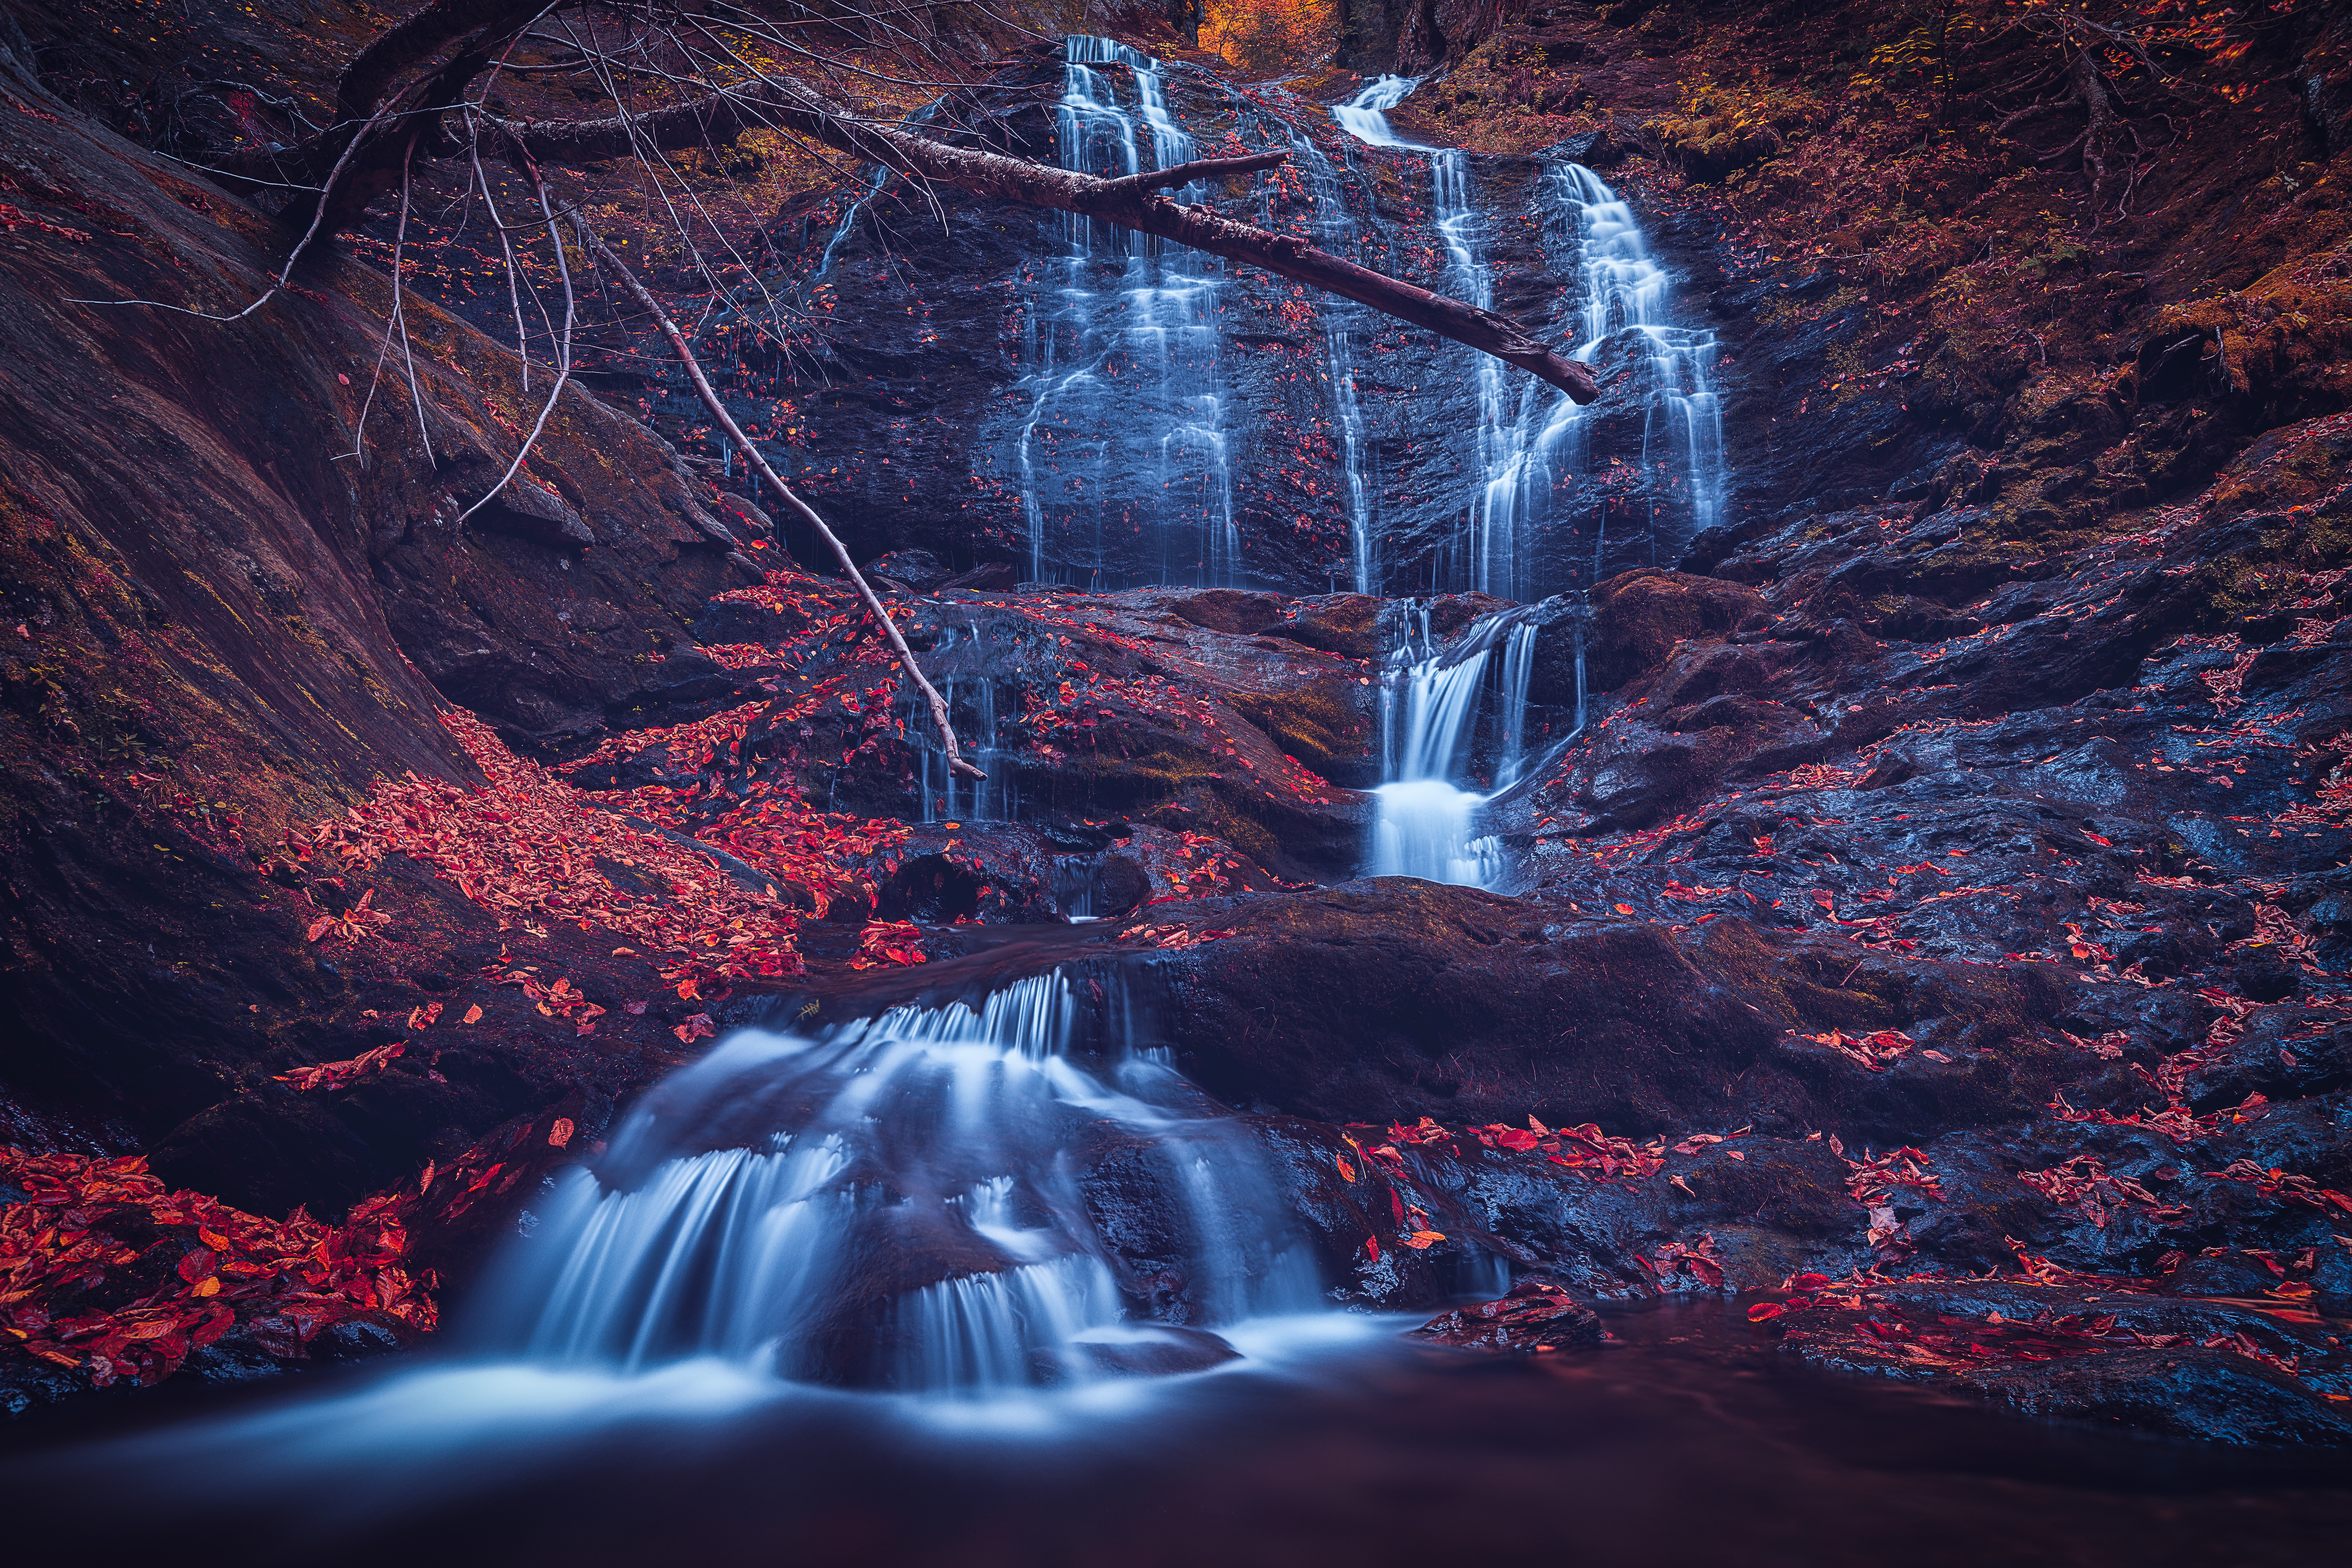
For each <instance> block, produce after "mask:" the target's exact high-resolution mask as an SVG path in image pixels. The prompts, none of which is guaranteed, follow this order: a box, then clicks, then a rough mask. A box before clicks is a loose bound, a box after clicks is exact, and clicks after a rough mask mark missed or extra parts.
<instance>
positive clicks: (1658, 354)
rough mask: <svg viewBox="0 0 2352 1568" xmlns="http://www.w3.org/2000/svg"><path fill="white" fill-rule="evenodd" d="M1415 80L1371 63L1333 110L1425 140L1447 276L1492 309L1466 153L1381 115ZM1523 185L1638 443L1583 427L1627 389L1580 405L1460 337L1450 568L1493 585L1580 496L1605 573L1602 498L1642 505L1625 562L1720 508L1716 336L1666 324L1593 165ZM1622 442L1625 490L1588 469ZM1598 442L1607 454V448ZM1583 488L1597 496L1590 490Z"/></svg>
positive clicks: (1602, 463) (1624, 540) (1685, 533)
mask: <svg viewBox="0 0 2352 1568" xmlns="http://www.w3.org/2000/svg"><path fill="white" fill-rule="evenodd" d="M1415 85H1417V84H1415V83H1414V82H1412V81H1410V80H1408V79H1404V78H1402V77H1383V78H1381V79H1379V80H1378V81H1375V82H1373V83H1371V84H1370V86H1368V87H1366V88H1365V89H1363V91H1361V92H1360V93H1359V94H1358V95H1357V96H1356V97H1355V99H1354V100H1351V101H1350V102H1349V103H1347V104H1344V105H1341V106H1339V107H1338V108H1335V109H1334V110H1332V111H1331V112H1332V116H1333V118H1334V119H1335V120H1336V121H1338V122H1339V125H1340V126H1341V128H1342V129H1344V130H1346V131H1347V132H1349V133H1350V134H1351V135H1353V136H1355V137H1356V138H1358V139H1359V140H1360V141H1362V142H1366V143H1368V144H1370V145H1371V146H1375V147H1391V148H1398V149H1402V150H1405V151H1408V152H1414V153H1424V154H1426V155H1427V156H1428V158H1429V160H1430V195H1431V207H1432V211H1433V216H1434V223H1435V227H1436V230H1437V233H1438V237H1439V238H1440V239H1441V240H1442V241H1443V242H1444V246H1445V248H1446V256H1447V266H1446V287H1447V288H1448V289H1451V290H1452V291H1453V292H1454V293H1455V294H1457V295H1458V296H1460V297H1461V298H1463V299H1465V300H1468V301H1469V302H1471V303H1472V304H1475V305H1478V306H1481V307H1485V308H1488V309H1491V308H1492V306H1493V303H1494V270H1493V267H1492V265H1491V264H1490V262H1489V259H1488V249H1487V240H1486V230H1485V226H1484V224H1483V222H1482V221H1481V219H1480V217H1479V215H1478V210H1477V206H1476V204H1475V199H1474V198H1475V188H1474V185H1473V183H1472V180H1471V171H1470V162H1469V157H1468V154H1466V153H1463V152H1461V151H1460V150H1458V149H1452V148H1437V147H1429V146H1425V145H1423V144H1422V143H1419V142H1411V141H1408V140H1406V139H1404V138H1402V137H1401V136H1399V135H1398V134H1397V133H1396V132H1395V130H1394V129H1393V128H1392V127H1391V125H1390V124H1389V121H1388V118H1387V112H1386V111H1387V110H1391V109H1393V108H1395V107H1396V106H1397V105H1398V104H1399V103H1401V102H1402V101H1403V100H1404V99H1405V98H1406V97H1407V96H1408V95H1409V94H1410V93H1411V92H1412V89H1413V88H1414V86H1415ZM1536 200H1537V204H1538V210H1539V214H1540V216H1542V217H1543V219H1544V221H1545V226H1546V230H1547V233H1548V236H1549V242H1550V246H1551V247H1552V248H1553V249H1554V251H1555V253H1556V254H1557V255H1558V256H1559V259H1560V261H1561V262H1562V263H1563V265H1564V267H1565V268H1571V269H1572V270H1573V274H1574V276H1575V278H1576V279H1577V280H1578V282H1579V283H1580V286H1581V293H1580V298H1579V300H1578V302H1577V305H1576V307H1575V310H1574V313H1573V315H1572V317H1571V318H1570V319H1571V321H1572V322H1573V324H1574V325H1575V326H1576V328H1577V329H1578V331H1579V333H1580V338H1579V342H1578V344H1577V346H1576V348H1575V350H1574V351H1573V352H1574V355H1575V357H1576V358H1577V359H1579V360H1581V361H1583V362H1584V363H1588V364H1595V365H1602V364H1604V363H1605V362H1607V361H1609V360H1610V359H1612V357H1613V356H1615V355H1617V354H1619V353H1629V357H1632V358H1633V361H1634V363H1633V366H1632V368H1633V369H1634V370H1635V371H1636V373H1637V374H1638V375H1639V377H1640V381H1639V386H1640V388H1641V391H1640V393H1639V395H1640V396H1641V398H1642V406H1643V423H1642V435H1641V445H1640V448H1639V451H1638V454H1631V455H1629V454H1623V453H1618V452H1613V451H1608V450H1604V449H1601V445H1600V444H1599V443H1596V442H1595V441H1594V439H1593V438H1592V430H1593V424H1594V419H1595V416H1596V414H1597V413H1605V412H1613V411H1614V410H1615V409H1618V408H1622V406H1624V405H1626V404H1627V403H1628V402H1630V401H1631V399H1630V398H1629V397H1628V396H1627V395H1624V394H1622V393H1616V392H1612V394H1611V395H1610V397H1609V398H1608V399H1607V400H1605V402H1604V404H1596V405H1591V406H1590V407H1580V405H1577V404H1575V403H1573V402H1570V400H1569V398H1568V397H1567V396H1566V395H1564V394H1562V393H1559V392H1557V391H1555V390H1553V389H1551V388H1549V387H1547V386H1544V385H1542V384H1539V383H1538V382H1536V381H1534V380H1533V379H1532V378H1530V377H1528V376H1525V375H1520V376H1507V375H1506V374H1504V369H1503V366H1502V365H1501V363H1499V362H1497V361H1496V360H1495V359H1494V358H1493V356H1491V355H1487V354H1480V353H1469V351H1466V350H1465V351H1464V352H1465V353H1469V359H1468V360H1467V361H1465V363H1466V364H1467V365H1468V367H1469V374H1470V375H1471V377H1472V390H1473V391H1474V393H1475V396H1476V400H1477V407H1478V424H1477V430H1476V435H1475V449H1474V454H1473V455H1474V458H1475V468H1474V472H1475V475H1476V479H1475V488H1474V489H1472V491H1471V493H1470V494H1469V496H1468V497H1467V499H1466V500H1465V505H1464V510H1463V514H1462V522H1461V527H1460V534H1459V538H1458V540H1457V542H1456V546H1455V549H1454V560H1455V570H1454V575H1455V578H1456V580H1457V581H1459V582H1460V583H1461V584H1463V585H1465V586H1467V587H1472V588H1476V589H1478V590H1480V591H1482V592H1485V593H1489V594H1494V595H1499V596H1501V597H1504V598H1520V599H1524V598H1532V597H1534V596H1535V595H1536V594H1537V593H1538V591H1541V590H1542V589H1544V588H1545V587H1546V586H1547V584H1545V583H1544V582H1542V581H1541V579H1540V576H1539V573H1540V567H1539V565H1538V560H1539V557H1540V556H1541V555H1542V554H1544V553H1545V552H1544V551H1543V550H1542V546H1543V544H1544V543H1545V542H1547V538H1548V536H1549V535H1550V534H1552V533H1556V532H1558V531H1564V530H1566V529H1569V528H1572V527H1575V526H1577V525H1578V524H1580V522H1581V521H1584V520H1585V518H1586V516H1587V514H1588V512H1591V513H1592V516H1591V521H1593V523H1594V525H1595V529H1596V538H1595V542H1594V552H1593V563H1594V564H1593V573H1594V575H1595V577H1596V578H1597V577H1598V576H1599V575H1601V574H1605V573H1604V567H1605V565H1606V557H1605V554H1604V551H1603V545H1604V543H1605V542H1606V539H1607V528H1608V510H1607V509H1608V508H1609V507H1610V506H1611V505H1612V504H1614V505H1618V506H1620V507H1625V506H1633V507H1635V508H1638V510H1639V513H1640V515H1641V516H1642V521H1643V526H1642V528H1641V529H1640V530H1639V531H1638V532H1630V531H1625V530H1623V529H1622V526H1621V531H1620V534H1619V538H1620V541H1621V543H1620V551H1621V554H1623V555H1624V556H1625V559H1623V561H1622V564H1623V565H1626V566H1631V565H1635V564H1650V563H1654V562H1655V561H1656V560H1659V559H1664V560H1669V561H1671V560H1673V559H1675V556H1677V555H1678V554H1679V553H1680V552H1681V549H1682V547H1683V546H1684V545H1685V544H1686V543H1687V542H1689V540H1690V539H1691V538H1692V537H1693V536H1695V535H1696V533H1697V532H1698V531H1700V530H1702V529H1705V528H1707V527H1710V526H1712V525H1713V524H1714V523H1716V522H1717V521H1719V520H1720V518H1721V515H1722V509H1723V498H1724V492H1725V487H1726V472H1725V467H1724V452H1723V414H1722V402H1721V397H1720V395H1718V394H1717V391H1716V390H1715V387H1714V384H1713V379H1712V374H1713V367H1714V364H1715V363H1716V360H1717V355H1718V353H1719V350H1718V347H1717V343H1716V341H1715V337H1714V334H1713V333H1712V332H1709V331H1705V330H1704V329H1697V328H1686V327H1680V326H1677V325H1675V322H1674V321H1673V319H1672V301H1671V300H1670V298H1669V291H1668V284H1669V282H1670V278H1669V276H1668V274H1667V272H1666V270H1665V268H1664V267H1663V266H1661V265H1660V264H1659V263H1658V262H1657V261H1656V260H1655V259H1654V258H1653V257H1652V256H1651V254H1650V249H1649V245H1648V241H1647V240H1646V239H1645V237H1643V233H1642V227H1641V224H1640V222H1639V220H1638V219H1637V218H1636V217H1635V216H1634V215H1633V208H1632V207H1631V206H1630V205H1628V204H1627V203H1626V202H1625V201H1624V200H1623V199H1622V198H1621V197H1620V196H1619V195H1617V194H1616V192H1614V191H1613V190H1612V189H1610V187H1609V185H1608V184H1606V183H1605V182H1604V181H1602V180H1601V177H1600V176H1599V175H1598V174H1594V173H1593V172H1592V171H1591V170H1590V169H1588V168H1585V167H1584V166H1583V165H1582V164H1580V163H1568V162H1560V163H1555V164H1553V165H1552V166H1551V167H1550V168H1549V169H1548V170H1547V171H1546V173H1545V174H1544V175H1543V177H1542V178H1541V180H1540V181H1539V183H1538V192H1537V197H1536ZM1627 334H1631V335H1632V336H1633V339H1634V341H1635V342H1636V343H1637V344H1638V347H1637V348H1635V349H1633V350H1631V351H1630V352H1629V351H1627V350H1624V349H1622V348H1621V347H1620V346H1619V345H1620V342H1621V340H1622V339H1623V338H1624V337H1625V336H1626V335H1627ZM1604 374H1605V370H1604ZM1629 457H1631V458H1633V460H1635V461H1636V462H1637V464H1638V466H1637V467H1636V468H1634V469H1633V475H1634V477H1636V478H1637V479H1639V481H1640V489H1639V490H1638V492H1637V493H1635V494H1633V495H1622V496H1621V495H1619V494H1617V493H1616V491H1615V489H1614V488H1613V487H1612V485H1611V484H1609V483H1608V482H1606V481H1605V480H1604V481H1602V482H1601V483H1596V484H1591V485H1588V483H1587V480H1588V479H1589V478H1591V479H1599V478H1600V476H1601V475H1602V474H1603V473H1604V472H1605V471H1606V470H1607V469H1609V468H1612V467H1619V466H1622V463H1623V462H1624V461H1626V460H1627V459H1628V458H1629ZM1610 458H1617V459H1618V463H1617V464H1615V465H1612V464H1611V463H1610V462H1609V461H1608V459H1610ZM1588 489H1591V490H1593V491H1594V492H1596V493H1597V498H1598V499H1597V500H1595V499H1592V498H1589V497H1588V495H1587V494H1586V493H1585V492H1586V491H1587V490H1588ZM1596 506H1597V508H1598V510H1597V511H1595V510H1594V509H1595V508H1596ZM1621 516H1622V513H1621ZM1636 551H1638V553H1634V552H1636ZM1564 559H1570V560H1571V561H1572V558H1566V557H1564ZM1580 568H1581V563H1580V561H1572V563H1571V565H1570V572H1571V574H1575V573H1577V572H1579V571H1580ZM1581 585H1584V586H1589V585H1590V582H1589V581H1587V582H1585V583H1584V584H1581Z"/></svg>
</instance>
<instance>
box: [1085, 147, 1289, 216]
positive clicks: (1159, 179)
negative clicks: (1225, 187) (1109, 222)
mask: <svg viewBox="0 0 2352 1568" xmlns="http://www.w3.org/2000/svg"><path fill="white" fill-rule="evenodd" d="M1289 161H1290V154H1289V153H1250V154H1248V155H1247V156H1245V157H1241V158H1195V159H1193V160H1192V162H1191V163H1177V164H1173V165H1171V167H1168V168H1165V169H1146V170H1145V171H1144V172H1143V173H1141V174H1121V175H1119V176H1118V178H1117V179H1115V180H1105V181H1103V182H1102V185H1101V188H1100V189H1098V190H1097V191H1096V192H1095V193H1094V195H1095V199H1096V200H1097V201H1098V202H1102V203H1104V204H1105V205H1111V206H1116V205H1118V204H1119V203H1121V202H1124V201H1128V200H1129V199H1131V198H1132V197H1135V196H1139V195H1144V194H1146V193H1147V192H1150V191H1172V190H1177V189H1180V188H1181V187H1183V186H1185V185H1189V184H1192V182H1193V181H1195V180H1222V179H1223V178H1224V177H1225V176H1226V175H1227V174H1255V173H1257V171H1259V170H1260V169H1271V168H1273V167H1274V166H1275V165H1276V164H1277V163H1288V162H1289Z"/></svg>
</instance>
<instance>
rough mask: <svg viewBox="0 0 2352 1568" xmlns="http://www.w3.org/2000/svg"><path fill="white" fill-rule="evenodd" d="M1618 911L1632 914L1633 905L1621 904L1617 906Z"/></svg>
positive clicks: (1622, 913)
mask: <svg viewBox="0 0 2352 1568" xmlns="http://www.w3.org/2000/svg"><path fill="white" fill-rule="evenodd" d="M1617 912H1618V913H1619V914H1621V915H1630V914H1632V913H1633V905H1631V904H1619V905H1618V906H1617Z"/></svg>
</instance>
